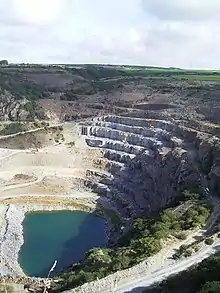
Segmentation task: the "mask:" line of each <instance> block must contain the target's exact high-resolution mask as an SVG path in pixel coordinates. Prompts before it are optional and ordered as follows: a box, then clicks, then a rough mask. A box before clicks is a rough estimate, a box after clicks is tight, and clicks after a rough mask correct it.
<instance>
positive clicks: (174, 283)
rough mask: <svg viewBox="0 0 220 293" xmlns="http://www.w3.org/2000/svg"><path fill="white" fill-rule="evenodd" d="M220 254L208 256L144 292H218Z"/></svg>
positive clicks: (219, 284)
mask: <svg viewBox="0 0 220 293" xmlns="http://www.w3.org/2000/svg"><path fill="white" fill-rule="evenodd" d="M219 271H220V254H219V253H218V254H216V255H214V256H211V257H209V258H208V259H206V260H204V261H202V262H201V263H200V264H198V265H196V266H194V267H193V268H191V269H189V270H188V271H186V272H182V273H180V274H178V275H175V276H173V277H170V278H169V279H167V280H166V281H164V282H162V283H161V284H160V285H159V286H158V287H157V288H153V289H146V290H145V291H144V292H145V293H177V292H178V293H219V292H220V275H219Z"/></svg>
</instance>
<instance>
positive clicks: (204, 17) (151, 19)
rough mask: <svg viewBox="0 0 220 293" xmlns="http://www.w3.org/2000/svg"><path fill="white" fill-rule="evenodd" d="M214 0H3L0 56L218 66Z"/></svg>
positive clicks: (217, 5) (218, 25)
mask: <svg viewBox="0 0 220 293" xmlns="http://www.w3.org/2000/svg"><path fill="white" fill-rule="evenodd" d="M218 1H219V0H218ZM218 1H215V0H209V1H208V0H202V1H201V0H200V1H196V0H190V1H189V0H161V1H160V0H120V1H118V0H111V1H107V0H106V1H103V0H93V1H91V0H31V1H30V0H1V1H0V14H1V16H2V17H1V19H0V59H8V60H9V61H10V62H45V63H50V62H51V63H119V64H143V65H161V66H177V67H206V68H208V67H215V68H216V67H220V53H219V50H218V48H219V46H220V36H219V33H218V32H219V29H220V23H219V22H218V19H217V14H218V12H219V11H220V2H218ZM30 3H31V4H33V5H32V6H31V5H30ZM19 4H20V5H19ZM208 4H209V5H208ZM218 8H219V9H218ZM211 16H213V18H212V19H211ZM215 17H216V18H215Z"/></svg>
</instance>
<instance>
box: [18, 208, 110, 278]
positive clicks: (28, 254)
mask: <svg viewBox="0 0 220 293" xmlns="http://www.w3.org/2000/svg"><path fill="white" fill-rule="evenodd" d="M23 229H24V244H23V246H22V247H21V249H20V252H19V259H18V261H19V264H20V266H21V267H22V269H23V271H24V272H25V273H26V274H27V275H28V276H35V277H45V276H47V274H48V271H49V270H50V268H51V266H52V265H53V263H54V261H55V260H57V261H58V262H57V266H56V269H55V270H54V274H56V273H58V272H60V271H61V270H62V269H64V268H66V267H68V266H70V265H71V264H72V263H73V262H77V261H79V260H81V259H83V257H84V254H85V252H86V251H87V250H89V249H91V248H94V247H104V246H105V245H106V243H107V236H106V221H105V219H103V218H101V217H98V216H96V215H94V214H89V213H86V212H81V211H56V212H33V213H28V214H27V215H26V217H25V219H24V222H23Z"/></svg>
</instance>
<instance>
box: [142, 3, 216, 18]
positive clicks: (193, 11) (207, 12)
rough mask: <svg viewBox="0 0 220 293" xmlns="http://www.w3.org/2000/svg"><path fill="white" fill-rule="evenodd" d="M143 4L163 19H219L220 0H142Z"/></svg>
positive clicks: (146, 9)
mask: <svg viewBox="0 0 220 293" xmlns="http://www.w3.org/2000/svg"><path fill="white" fill-rule="evenodd" d="M142 6H143V9H144V10H145V12H147V13H149V14H151V15H154V16H155V17H158V18H159V19H162V20H176V21H183V20H186V21H204V20H213V19H217V20H218V19H219V12H220V1H219V0H142Z"/></svg>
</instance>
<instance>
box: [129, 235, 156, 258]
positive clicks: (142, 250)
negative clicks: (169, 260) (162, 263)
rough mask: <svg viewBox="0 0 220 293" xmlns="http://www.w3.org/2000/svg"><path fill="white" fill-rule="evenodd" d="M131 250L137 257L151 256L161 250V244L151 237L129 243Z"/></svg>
mask: <svg viewBox="0 0 220 293" xmlns="http://www.w3.org/2000/svg"><path fill="white" fill-rule="evenodd" d="M131 248H132V249H133V250H134V251H136V253H137V255H138V256H139V257H148V256H151V255H153V254H155V253H157V252H159V251H160V249H161V244H160V241H159V240H158V239H155V238H153V237H143V238H140V239H137V240H133V241H132V242H131Z"/></svg>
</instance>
